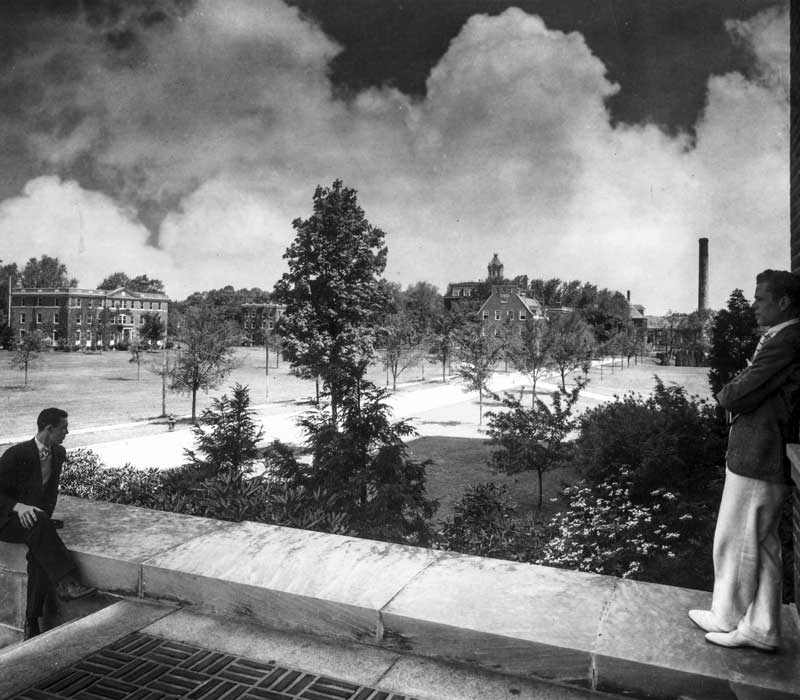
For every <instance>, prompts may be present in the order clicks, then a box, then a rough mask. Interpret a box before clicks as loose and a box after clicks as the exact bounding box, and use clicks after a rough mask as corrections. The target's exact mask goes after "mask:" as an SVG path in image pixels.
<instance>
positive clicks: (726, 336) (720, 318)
mask: <svg viewBox="0 0 800 700" xmlns="http://www.w3.org/2000/svg"><path fill="white" fill-rule="evenodd" d="M757 344H758V324H757V323H756V315H755V313H754V312H753V309H752V307H751V306H750V303H749V302H748V301H747V299H746V298H745V296H744V292H742V290H741V289H734V290H733V291H732V292H731V295H730V297H729V298H728V304H727V308H726V309H723V310H722V311H720V312H719V313H718V314H717V316H716V318H715V319H714V322H713V325H712V326H711V349H710V350H709V357H708V363H709V365H710V366H711V370H710V371H709V373H708V381H709V384H710V385H711V391H712V392H713V393H714V394H716V393H717V392H718V391H720V389H722V387H723V386H725V384H727V383H728V382H729V381H730V380H731V379H733V377H734V376H735V375H736V374H737V373H738V372H739V371H741V370H742V369H744V368H745V367H746V366H747V360H748V359H749V358H750V357H751V356H752V354H753V353H754V352H755V349H756V345H757Z"/></svg>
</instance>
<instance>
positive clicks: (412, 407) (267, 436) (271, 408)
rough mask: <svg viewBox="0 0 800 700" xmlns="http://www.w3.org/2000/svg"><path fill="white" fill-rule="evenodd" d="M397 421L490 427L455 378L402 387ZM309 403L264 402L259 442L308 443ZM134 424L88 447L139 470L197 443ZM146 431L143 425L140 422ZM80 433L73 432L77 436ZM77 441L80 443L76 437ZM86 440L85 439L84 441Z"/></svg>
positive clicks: (496, 386)
mask: <svg viewBox="0 0 800 700" xmlns="http://www.w3.org/2000/svg"><path fill="white" fill-rule="evenodd" d="M489 386H490V389H491V390H492V391H494V392H495V393H502V392H504V391H509V392H512V393H517V392H518V391H519V389H520V388H521V387H523V386H525V387H527V388H528V391H530V380H528V379H527V378H526V377H525V376H524V375H522V374H519V373H516V372H510V373H508V374H505V373H497V374H495V375H494V377H493V378H492V380H491V381H490V384H489ZM556 390H557V386H556V385H555V384H551V383H549V382H539V384H538V386H537V391H540V392H544V393H549V392H553V391H556ZM581 397H582V401H583V402H584V405H594V404H596V403H597V402H603V401H607V400H608V399H609V398H610V397H609V396H608V395H605V394H598V393H594V392H590V391H584V392H582V394H581ZM388 403H389V405H390V406H391V408H392V411H393V416H394V418H395V420H398V419H404V420H408V421H410V422H411V423H412V425H414V427H415V428H416V429H417V431H418V433H419V435H420V436H432V435H438V436H442V435H446V436H450V437H474V438H478V437H483V435H484V429H485V426H483V425H479V423H478V414H479V407H478V397H477V394H476V392H465V391H464V387H463V384H462V383H461V382H459V381H458V380H456V379H455V378H454V379H452V380H450V381H448V382H447V383H444V384H443V383H442V382H441V381H438V380H437V381H436V382H430V383H426V384H425V385H422V386H420V385H419V384H418V383H415V384H413V385H404V386H402V387H400V390H399V391H398V392H396V393H394V394H392V395H391V396H390V397H389V400H388ZM496 407H497V406H496V404H494V403H492V402H490V401H487V400H486V397H484V413H485V412H486V411H487V410H492V409H494V408H496ZM307 409H308V406H302V407H299V406H298V405H294V404H284V405H282V406H276V405H275V404H262V405H256V406H254V407H253V410H254V411H255V418H256V422H257V423H258V424H259V425H260V426H261V427H262V429H263V431H264V435H263V439H262V441H261V443H260V446H266V445H267V444H269V443H270V442H272V441H273V440H276V439H279V440H281V441H282V442H286V443H290V444H300V443H301V442H302V441H303V435H302V432H301V430H300V429H299V428H298V426H297V419H298V417H300V416H301V415H302V414H303V413H304V412H305V411H306V410H307ZM129 425H131V424H125V425H124V426H119V429H122V428H123V427H124V428H125V430H124V432H125V433H126V435H125V437H123V438H120V439H113V438H112V439H108V438H110V437H111V436H112V435H113V434H114V432H115V430H113V429H112V430H111V431H108V432H98V431H97V430H96V429H91V430H87V431H86V432H87V433H91V434H92V436H93V437H94V438H95V440H96V442H91V443H88V442H87V443H84V446H85V447H88V448H89V449H91V450H93V451H94V452H95V453H97V454H98V456H99V457H100V459H101V460H102V461H103V463H105V464H106V465H107V466H109V467H116V466H122V465H124V464H126V463H130V464H132V465H133V466H135V467H138V468H147V467H158V468H162V469H165V468H171V467H175V466H178V465H180V464H182V463H183V462H184V461H185V457H184V451H185V450H187V449H190V448H192V447H193V445H194V439H193V434H192V431H191V430H190V429H189V427H187V426H185V425H182V426H180V425H179V427H177V428H176V429H175V430H174V431H173V432H169V431H168V430H167V428H166V425H165V424H164V423H163V419H162V420H161V421H158V422H151V424H150V425H151V426H155V430H156V432H153V431H152V430H146V431H145V432H146V433H147V434H145V435H142V434H141V433H140V432H136V431H130V430H128V429H127V428H128V427H129ZM139 427H140V429H141V427H142V426H141V425H140V426H139ZM80 432H81V431H79V430H78V431H73V435H75V434H80ZM72 442H73V445H72V446H75V445H74V442H75V441H72ZM81 442H84V441H81Z"/></svg>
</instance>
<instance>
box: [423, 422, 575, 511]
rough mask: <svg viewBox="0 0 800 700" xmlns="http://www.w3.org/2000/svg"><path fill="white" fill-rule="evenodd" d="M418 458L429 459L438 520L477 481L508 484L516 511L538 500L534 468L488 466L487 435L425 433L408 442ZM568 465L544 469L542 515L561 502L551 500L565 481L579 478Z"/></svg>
mask: <svg viewBox="0 0 800 700" xmlns="http://www.w3.org/2000/svg"><path fill="white" fill-rule="evenodd" d="M409 448H410V449H411V451H412V453H413V455H414V457H415V458H416V459H430V460H431V461H432V463H431V464H430V465H429V466H428V470H427V476H428V483H427V489H428V495H429V496H430V497H432V498H437V499H438V500H439V510H438V512H437V513H436V515H435V516H434V519H435V520H437V521H438V520H444V519H445V518H446V517H448V516H450V515H452V513H453V505H454V504H455V502H456V501H457V500H459V499H460V498H461V497H462V496H463V495H464V492H465V491H466V490H467V489H468V488H469V487H470V486H473V485H475V484H478V483H481V482H486V481H494V482H495V483H496V484H498V485H500V484H503V485H505V486H506V487H507V488H508V493H509V495H510V496H511V498H512V500H513V501H514V502H515V503H516V505H517V514H518V515H520V516H522V515H525V514H527V513H533V512H534V511H535V510H536V507H537V501H538V488H539V483H538V478H537V476H536V473H535V472H522V473H520V474H514V475H507V474H504V473H502V472H496V471H494V470H493V469H492V468H491V466H489V460H490V459H491V454H492V450H491V448H490V447H489V445H488V444H487V442H486V440H485V439H482V438H459V437H423V438H418V439H417V440H413V441H412V442H410V443H409ZM578 476H579V475H578V474H577V473H576V472H575V471H574V470H571V469H569V468H565V469H557V470H554V471H552V472H549V473H545V474H544V477H543V480H542V483H543V491H544V500H543V503H542V515H543V516H544V517H545V518H549V517H550V516H551V515H553V514H554V513H555V512H556V511H558V510H559V507H560V505H559V504H557V503H551V502H550V501H549V499H550V498H554V497H555V496H557V495H558V493H559V492H560V491H561V487H562V485H563V484H564V483H570V482H572V481H575V480H576V479H577V478H578Z"/></svg>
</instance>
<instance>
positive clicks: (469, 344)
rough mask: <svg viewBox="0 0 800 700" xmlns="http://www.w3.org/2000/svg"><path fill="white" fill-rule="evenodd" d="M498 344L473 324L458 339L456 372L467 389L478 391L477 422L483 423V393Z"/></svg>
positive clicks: (490, 374)
mask: <svg viewBox="0 0 800 700" xmlns="http://www.w3.org/2000/svg"><path fill="white" fill-rule="evenodd" d="M499 353H500V346H499V345H498V344H497V343H495V342H494V339H492V338H489V337H488V336H486V335H481V334H480V332H479V331H478V330H477V328H476V327H475V326H473V327H471V328H467V329H465V330H464V332H462V334H461V338H460V340H459V358H460V359H461V363H460V364H459V366H458V374H459V376H460V377H461V378H462V379H463V380H464V382H465V384H466V389H467V391H477V392H478V410H479V414H478V424H479V425H481V424H483V394H484V392H485V391H487V389H488V387H487V384H488V382H489V380H490V379H491V378H492V374H494V366H495V363H496V362H497V357H498V355H499Z"/></svg>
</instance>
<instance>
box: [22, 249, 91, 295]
mask: <svg viewBox="0 0 800 700" xmlns="http://www.w3.org/2000/svg"><path fill="white" fill-rule="evenodd" d="M22 286H23V287H35V288H48V287H77V286H78V280H77V279H75V278H74V277H70V276H69V275H68V274H67V266H66V265H65V264H64V263H62V262H61V261H60V260H59V259H58V258H51V257H50V256H49V255H42V256H41V258H39V259H38V260H37V259H36V258H31V259H30V260H28V262H27V263H25V268H24V269H23V270H22Z"/></svg>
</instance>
